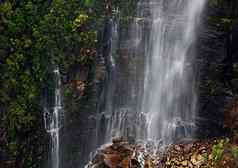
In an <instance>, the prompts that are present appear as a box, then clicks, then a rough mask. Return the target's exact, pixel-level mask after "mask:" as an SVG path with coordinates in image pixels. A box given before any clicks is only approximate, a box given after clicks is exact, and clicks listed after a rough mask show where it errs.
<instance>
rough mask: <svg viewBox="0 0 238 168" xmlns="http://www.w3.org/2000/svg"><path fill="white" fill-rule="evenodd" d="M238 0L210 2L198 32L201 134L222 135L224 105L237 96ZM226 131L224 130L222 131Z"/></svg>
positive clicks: (203, 135) (204, 135)
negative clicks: (237, 45)
mask: <svg viewBox="0 0 238 168" xmlns="http://www.w3.org/2000/svg"><path fill="white" fill-rule="evenodd" d="M237 11H238V6H237V1H235V0H233V1H214V0H210V1H208V2H207V8H206V10H205V12H204V15H203V18H202V21H203V25H202V27H201V29H200V31H199V32H198V34H199V38H198V42H197V46H198V47H197V48H198V49H197V53H198V57H197V58H198V59H197V65H198V67H199V68H198V69H199V71H198V72H199V77H200V83H199V87H198V89H199V93H200V95H199V107H200V109H199V117H201V118H200V119H199V120H200V126H201V129H200V131H199V132H200V133H199V134H200V135H201V137H207V136H208V137H213V136H219V135H223V134H224V133H225V132H227V131H226V130H224V129H223V119H224V115H225V113H224V112H225V108H226V106H227V105H228V104H229V102H231V100H232V99H233V98H234V96H235V95H237V89H238V87H237V86H238V85H237V81H238V80H237V79H238V75H237V73H238V71H237V61H238V59H237V58H238V56H237V54H238V50H237V47H236V44H237V41H238V29H237V27H238V20H237V16H238V12H237ZM222 130H223V131H222Z"/></svg>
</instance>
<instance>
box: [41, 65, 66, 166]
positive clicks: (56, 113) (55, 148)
mask: <svg viewBox="0 0 238 168" xmlns="http://www.w3.org/2000/svg"><path fill="white" fill-rule="evenodd" d="M53 73H54V79H55V81H54V82H55V88H54V100H53V108H49V107H47V106H46V107H44V122H45V129H46V131H47V132H48V133H49V134H50V137H51V156H50V157H51V161H50V167H51V168H59V167H60V165H59V164H60V156H59V155H60V154H59V153H60V136H59V133H60V129H61V127H62V125H63V116H64V112H63V107H62V96H61V80H60V72H59V69H58V68H55V69H54V71H53ZM49 104H50V103H49Z"/></svg>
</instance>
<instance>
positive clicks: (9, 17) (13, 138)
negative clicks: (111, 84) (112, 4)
mask: <svg viewBox="0 0 238 168" xmlns="http://www.w3.org/2000/svg"><path fill="white" fill-rule="evenodd" d="M89 7H90V8H89ZM103 8H104V1H103V0H99V1H95V0H80V1H77V0H69V1H65V0H53V1H33V0H22V1H10V0H6V1H4V2H0V13H1V15H0V31H1V34H0V70H1V72H2V73H1V74H2V75H1V76H0V96H1V99H0V108H1V107H5V108H4V109H5V111H4V113H5V116H6V119H5V120H4V124H5V127H6V130H7V143H6V144H5V147H6V148H7V149H6V151H8V152H9V156H12V157H17V155H23V156H21V158H23V160H22V163H23V166H24V167H26V168H28V167H36V165H37V164H38V161H39V160H38V159H39V158H40V157H37V158H36V157H33V153H35V151H36V150H34V151H33V149H34V148H35V149H40V148H41V147H40V145H42V144H43V142H40V141H39V142H38V141H36V140H35V138H38V137H42V135H41V134H42V132H41V131H40V130H43V126H42V122H41V120H40V116H42V108H41V105H40V104H41V99H42V89H43V88H45V87H48V86H49V85H50V82H51V80H49V76H50V75H49V74H50V73H51V71H52V70H51V69H52V68H51V67H52V64H58V65H59V67H60V68H61V70H62V71H64V73H65V74H71V73H72V71H73V70H74V69H73V68H74V67H75V66H85V65H87V66H90V65H91V64H92V62H93V61H94V56H95V48H96V42H97V33H96V32H97V31H98V30H99V29H100V26H101V25H102V21H103V17H104V16H103V14H104V10H103ZM100 13H101V15H100ZM35 130H37V131H35ZM32 146H34V148H33V147H32ZM38 152H40V151H38ZM41 154H42V153H38V154H37V155H41ZM10 167H11V166H10Z"/></svg>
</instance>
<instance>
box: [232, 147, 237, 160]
mask: <svg viewBox="0 0 238 168" xmlns="http://www.w3.org/2000/svg"><path fill="white" fill-rule="evenodd" d="M231 152H232V155H233V156H234V158H235V159H238V146H232V148H231Z"/></svg>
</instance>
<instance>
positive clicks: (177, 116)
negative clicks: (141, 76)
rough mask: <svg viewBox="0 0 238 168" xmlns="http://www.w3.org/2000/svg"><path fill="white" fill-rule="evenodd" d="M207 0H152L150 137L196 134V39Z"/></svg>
mask: <svg viewBox="0 0 238 168" xmlns="http://www.w3.org/2000/svg"><path fill="white" fill-rule="evenodd" d="M204 3H205V0H170V1H168V0H159V1H157V0H150V1H149V2H147V5H148V7H149V11H150V15H151V16H150V18H151V34H150V40H149V48H148V50H147V53H146V55H145V56H146V65H145V66H146V68H145V83H144V100H143V105H142V111H143V112H146V113H147V134H148V137H147V139H151V140H159V139H160V140H164V141H166V143H172V142H174V141H175V140H176V139H177V138H187V137H192V136H193V132H194V131H193V129H194V127H195V125H194V124H195V117H196V101H197V97H196V89H195V88H196V87H195V81H194V79H195V77H194V76H195V74H194V65H193V60H194V58H195V54H194V52H193V43H194V42H195V38H196V27H197V23H198V21H199V16H200V14H201V12H202V9H203V6H204Z"/></svg>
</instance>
